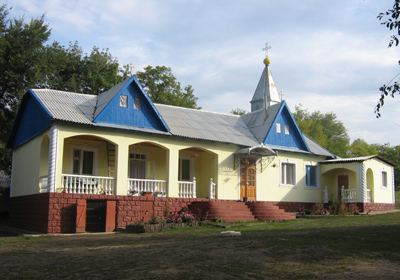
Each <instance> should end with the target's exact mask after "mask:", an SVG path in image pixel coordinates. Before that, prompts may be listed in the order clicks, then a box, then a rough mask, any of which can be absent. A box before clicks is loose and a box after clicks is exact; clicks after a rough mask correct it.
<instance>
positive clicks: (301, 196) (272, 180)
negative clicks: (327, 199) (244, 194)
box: [257, 151, 323, 202]
mask: <svg viewBox="0 0 400 280" xmlns="http://www.w3.org/2000/svg"><path fill="white" fill-rule="evenodd" d="M322 159H323V158H322V157H318V156H311V155H306V154H302V153H288V152H281V151H279V153H278V157H275V158H274V160H273V161H272V162H271V163H270V164H269V165H268V167H267V168H266V169H265V170H264V172H262V173H260V172H258V173H257V200H264V201H287V202H300V201H301V202H321V201H322V188H321V187H320V185H319V186H317V187H306V180H305V174H306V171H305V164H306V163H308V164H309V163H311V162H313V163H316V162H318V161H321V160H322ZM281 162H290V163H295V164H296V181H297V184H296V186H294V187H292V186H290V187H289V186H283V185H281Z"/></svg>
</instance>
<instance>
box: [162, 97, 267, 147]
mask: <svg viewBox="0 0 400 280" xmlns="http://www.w3.org/2000/svg"><path fill="white" fill-rule="evenodd" d="M155 106H156V108H157V110H158V111H159V112H160V114H161V116H162V117H163V118H164V120H165V122H166V123H167V125H168V126H169V128H170V129H171V131H170V132H171V134H172V135H176V136H181V137H188V138H193V139H202V140H209V141H215V142H223V143H233V144H238V145H243V146H255V145H258V144H259V142H258V141H257V139H256V138H255V137H254V135H253V134H252V133H251V132H250V130H249V129H248V128H247V126H246V124H245V123H244V121H243V120H242V119H241V117H240V116H237V115H231V114H221V113H214V112H206V111H201V110H196V109H188V108H183V107H177V106H170V105H163V104H155Z"/></svg>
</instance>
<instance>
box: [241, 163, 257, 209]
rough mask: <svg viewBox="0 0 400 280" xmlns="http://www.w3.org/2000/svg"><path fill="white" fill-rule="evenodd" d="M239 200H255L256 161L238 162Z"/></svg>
mask: <svg viewBox="0 0 400 280" xmlns="http://www.w3.org/2000/svg"><path fill="white" fill-rule="evenodd" d="M240 199H241V200H248V201H254V200H256V160H255V159H248V158H243V159H241V160H240Z"/></svg>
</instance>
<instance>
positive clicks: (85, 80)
mask: <svg viewBox="0 0 400 280" xmlns="http://www.w3.org/2000/svg"><path fill="white" fill-rule="evenodd" d="M44 54H45V55H44V61H43V64H42V65H41V66H42V68H41V80H40V82H39V83H38V84H37V87H46V88H51V89H58V90H65V91H73V92H79V93H86V94H99V93H101V92H104V91H106V90H108V89H110V88H111V87H113V86H115V85H116V84H118V83H119V82H121V81H122V80H124V79H126V78H127V77H128V75H129V72H127V70H122V69H121V68H120V67H119V64H118V60H117V59H116V58H114V57H113V56H112V55H111V54H110V53H109V51H108V49H105V50H104V49H103V50H100V49H99V48H98V47H96V46H95V47H93V50H92V52H91V53H90V54H87V53H83V51H82V48H81V47H80V46H79V44H78V42H75V43H74V44H71V43H70V45H69V47H68V48H65V47H64V46H61V45H60V44H59V43H58V42H54V43H53V44H52V45H49V46H46V47H45V49H44ZM125 69H126V68H125Z"/></svg>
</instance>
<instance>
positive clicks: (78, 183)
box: [61, 174, 115, 195]
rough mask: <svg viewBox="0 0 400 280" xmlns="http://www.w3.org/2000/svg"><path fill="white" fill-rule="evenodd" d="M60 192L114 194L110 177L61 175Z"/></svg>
mask: <svg viewBox="0 0 400 280" xmlns="http://www.w3.org/2000/svg"><path fill="white" fill-rule="evenodd" d="M61 191H62V192H65V193H78V194H109V195H113V194H115V179H114V178H112V177H99V176H84V175H70V174H62V180H61Z"/></svg>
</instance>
